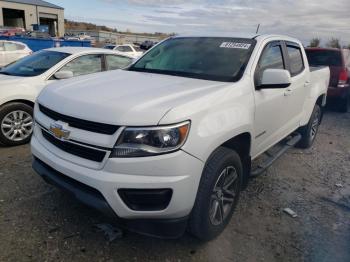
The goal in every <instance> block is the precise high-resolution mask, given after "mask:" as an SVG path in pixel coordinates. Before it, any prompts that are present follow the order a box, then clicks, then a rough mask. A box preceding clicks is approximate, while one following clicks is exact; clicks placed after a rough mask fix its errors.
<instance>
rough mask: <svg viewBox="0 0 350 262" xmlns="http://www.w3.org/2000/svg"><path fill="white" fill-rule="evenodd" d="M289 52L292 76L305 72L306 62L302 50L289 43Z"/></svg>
mask: <svg viewBox="0 0 350 262" xmlns="http://www.w3.org/2000/svg"><path fill="white" fill-rule="evenodd" d="M287 52H288V57H289V62H290V74H291V76H295V75H297V74H299V73H301V72H302V71H303V70H304V68H305V67H304V61H303V55H302V53H301V49H300V48H299V47H298V46H296V45H291V44H288V43H287Z"/></svg>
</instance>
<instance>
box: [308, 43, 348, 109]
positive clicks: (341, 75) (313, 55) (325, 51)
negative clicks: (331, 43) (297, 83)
mask: <svg viewBox="0 0 350 262" xmlns="http://www.w3.org/2000/svg"><path fill="white" fill-rule="evenodd" d="M305 51H306V55H307V57H308V60H309V64H310V65H311V66H329V69H330V71H331V77H330V81H329V88H328V99H330V100H332V99H335V100H336V102H337V105H338V108H339V111H341V112H347V111H348V105H349V96H350V85H349V83H350V50H349V49H336V48H306V49H305Z"/></svg>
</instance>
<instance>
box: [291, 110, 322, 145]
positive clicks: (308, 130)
mask: <svg viewBox="0 0 350 262" xmlns="http://www.w3.org/2000/svg"><path fill="white" fill-rule="evenodd" d="M321 117H322V110H321V107H320V106H319V105H317V104H316V105H315V107H314V110H313V111H312V114H311V117H310V120H309V122H308V124H307V125H306V126H303V127H301V128H300V129H299V132H300V134H301V140H300V141H299V143H298V144H297V147H299V148H309V147H311V146H312V144H313V143H314V141H315V138H316V135H317V132H318V128H319V126H320V123H321Z"/></svg>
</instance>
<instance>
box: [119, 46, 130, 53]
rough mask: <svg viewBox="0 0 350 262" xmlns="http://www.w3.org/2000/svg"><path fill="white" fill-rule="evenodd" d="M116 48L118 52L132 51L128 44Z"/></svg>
mask: <svg viewBox="0 0 350 262" xmlns="http://www.w3.org/2000/svg"><path fill="white" fill-rule="evenodd" d="M117 50H118V51H120V52H132V49H131V47H130V46H118V47H117Z"/></svg>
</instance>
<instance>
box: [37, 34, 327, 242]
mask: <svg viewBox="0 0 350 262" xmlns="http://www.w3.org/2000/svg"><path fill="white" fill-rule="evenodd" d="M328 82H329V69H328V68H327V67H321V68H310V67H309V64H308V61H307V58H306V55H305V51H304V49H303V46H302V44H301V43H300V41H298V40H296V39H294V38H291V37H287V36H279V35H257V36H250V37H195V36H193V37H192V36H186V37H180V36H177V37H171V38H169V39H167V40H165V41H163V42H161V43H159V44H158V45H157V46H155V47H154V48H152V49H151V50H150V51H149V52H147V53H146V54H145V55H144V56H142V57H141V58H140V59H139V60H138V61H136V62H135V63H134V64H132V65H131V66H130V67H129V68H128V69H126V70H119V71H115V72H104V73H101V74H96V75H90V76H84V77H80V78H79V79H70V80H65V81H62V82H59V83H53V84H52V85H50V87H49V88H46V89H44V90H43V91H42V92H41V94H40V95H39V97H38V99H37V102H36V104H35V128H34V136H33V137H32V140H31V149H32V154H33V159H34V160H33V168H34V170H35V171H36V172H37V173H38V174H39V175H40V176H42V177H43V178H44V179H45V180H46V181H47V182H49V183H51V184H54V185H56V186H58V187H61V188H64V189H65V190H68V191H70V192H71V193H72V194H73V195H75V197H76V198H78V199H79V200H80V201H82V202H83V203H85V204H87V205H90V206H92V207H94V208H96V209H99V210H101V211H103V212H105V213H107V214H110V215H112V216H114V217H116V219H118V220H119V221H120V223H121V224H122V225H125V226H126V227H127V228H129V229H130V230H134V231H137V232H141V233H144V234H148V235H153V236H163V237H164V236H165V237H179V236H180V235H181V234H182V233H183V232H184V231H185V229H186V228H187V229H188V231H189V232H191V233H192V234H193V235H194V236H196V237H198V238H200V239H202V240H210V239H212V238H214V237H216V236H217V235H219V234H220V233H221V232H222V231H223V230H224V228H225V226H226V225H227V224H228V222H229V221H230V219H231V216H232V214H233V212H234V209H235V207H236V205H237V202H238V198H239V194H240V191H241V190H242V189H243V188H245V186H246V185H247V182H248V179H249V177H250V175H251V174H257V170H255V169H254V170H252V161H253V160H256V159H257V158H258V157H259V156H260V155H262V154H263V153H264V152H266V151H267V150H268V149H269V148H271V147H273V146H274V145H276V144H277V143H284V144H283V145H284V146H283V147H282V148H287V147H289V146H291V145H297V146H299V147H302V148H307V147H310V146H311V145H312V143H313V141H314V139H315V137H316V134H317V130H318V126H319V124H320V122H321V117H322V108H323V106H324V105H325V102H326V94H327V86H328ZM279 152H282V151H279ZM278 155H280V153H278V154H276V156H275V157H274V158H275V159H276V158H277V156H278ZM270 160H271V159H270ZM272 160H273V159H272ZM269 162H271V161H269ZM262 167H264V168H267V167H268V165H267V164H266V165H265V166H260V169H261V168H262ZM258 171H259V170H258Z"/></svg>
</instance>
